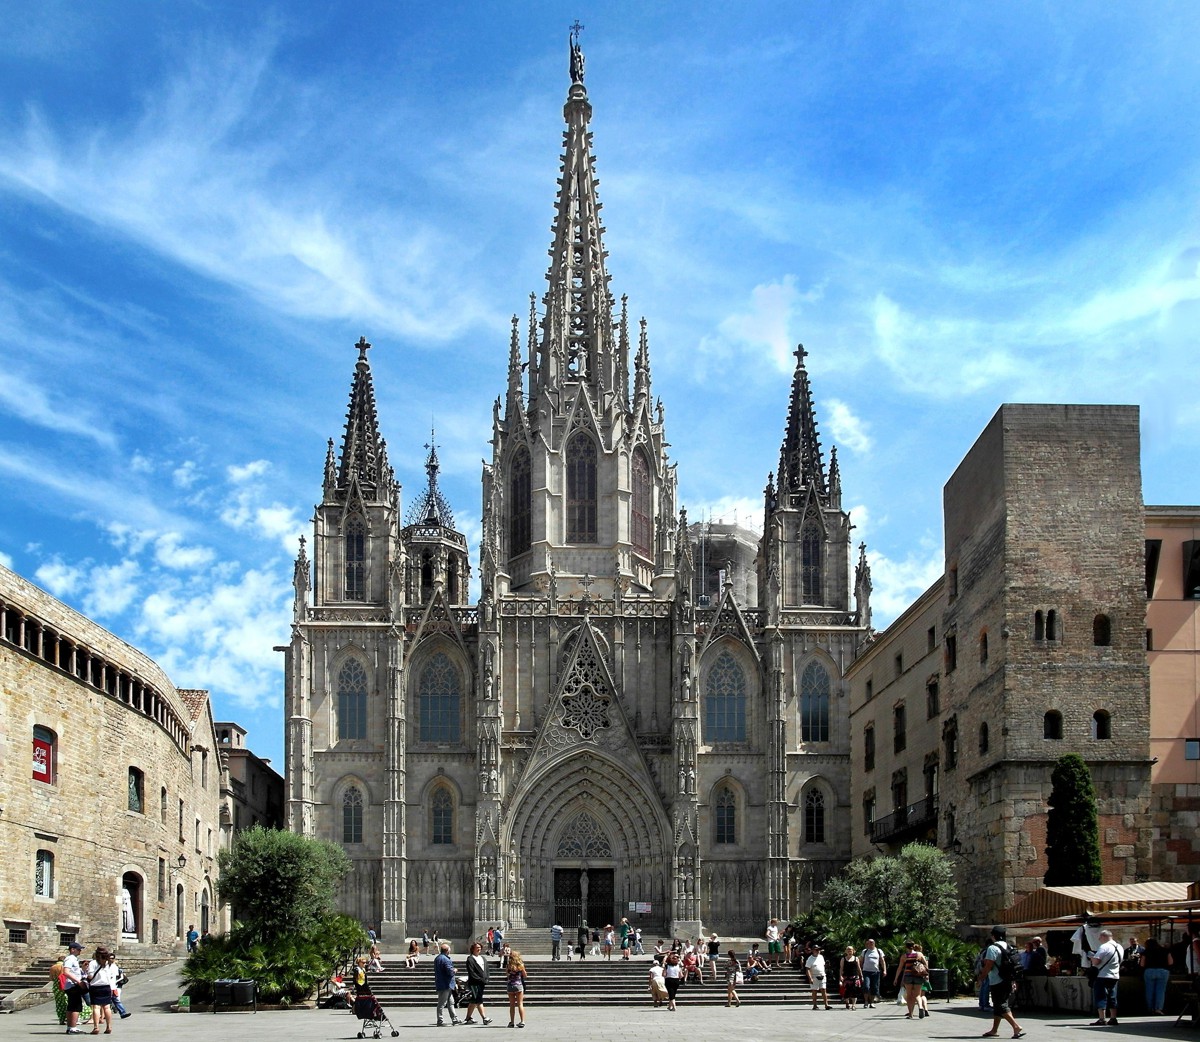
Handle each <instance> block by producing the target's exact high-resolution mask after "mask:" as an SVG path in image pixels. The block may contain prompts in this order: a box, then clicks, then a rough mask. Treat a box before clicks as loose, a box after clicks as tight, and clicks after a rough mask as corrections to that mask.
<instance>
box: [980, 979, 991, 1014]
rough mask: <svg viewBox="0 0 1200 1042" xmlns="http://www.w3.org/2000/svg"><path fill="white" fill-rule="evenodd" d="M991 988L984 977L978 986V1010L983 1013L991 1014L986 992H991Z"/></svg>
mask: <svg viewBox="0 0 1200 1042" xmlns="http://www.w3.org/2000/svg"><path fill="white" fill-rule="evenodd" d="M991 987H992V986H991V985H990V984H988V982H987V978H986V977H985V978H984V979H983V983H982V984H981V985H979V1008H980V1009H981V1010H983V1011H984V1012H985V1013H991V1012H992V1004H991V1003H990V1002H989V1001H988V992H989V991H991Z"/></svg>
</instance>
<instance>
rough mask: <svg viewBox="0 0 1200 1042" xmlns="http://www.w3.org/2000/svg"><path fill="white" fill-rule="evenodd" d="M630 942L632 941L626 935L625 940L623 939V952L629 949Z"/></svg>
mask: <svg viewBox="0 0 1200 1042" xmlns="http://www.w3.org/2000/svg"><path fill="white" fill-rule="evenodd" d="M629 943H630V942H629V938H628V937H626V938H625V940H623V941H622V942H621V951H623V952H627V951H629Z"/></svg>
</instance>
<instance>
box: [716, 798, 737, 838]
mask: <svg viewBox="0 0 1200 1042" xmlns="http://www.w3.org/2000/svg"><path fill="white" fill-rule="evenodd" d="M713 842H714V843H736V842H737V798H736V797H735V796H734V795H733V792H732V791H731V790H730V789H729V788H728V787H727V786H722V787H721V788H720V789H718V790H717V796H716V799H715V800H714V801H713Z"/></svg>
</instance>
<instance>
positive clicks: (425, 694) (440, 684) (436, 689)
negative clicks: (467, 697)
mask: <svg viewBox="0 0 1200 1042" xmlns="http://www.w3.org/2000/svg"><path fill="white" fill-rule="evenodd" d="M417 701H418V704H419V705H418V718H417V719H418V726H419V729H420V735H419V741H422V742H437V743H447V742H458V741H459V740H460V737H461V731H462V728H461V725H460V720H461V716H462V710H461V706H462V679H461V677H460V674H459V672H458V669H457V668H455V666H454V663H452V662H451V661H450V659H449V657H448V656H447V655H446V653H445V652H444V651H439V652H438V653H437V654H436V655H434V656H433V658H431V659H430V660H429V661H428V662H427V663H425V665H424V666H423V667H422V669H421V673H420V677H419V679H418V681H417Z"/></svg>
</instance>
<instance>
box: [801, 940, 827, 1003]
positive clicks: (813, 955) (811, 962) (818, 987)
mask: <svg viewBox="0 0 1200 1042" xmlns="http://www.w3.org/2000/svg"><path fill="white" fill-rule="evenodd" d="M804 972H805V973H807V974H808V983H809V986H810V987H811V988H812V1000H813V1009H816V1008H817V998H818V997H819V998H820V1000H821V1001H822V1002H823V1003H824V1004H825V1008H826V1009H833V1007H832V1006H831V1005H829V990H828V988H827V987H826V982H825V955H824V953H823V952H822V951H821V946H820V945H819V944H811V945H809V949H808V958H806V959H805V960H804Z"/></svg>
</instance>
